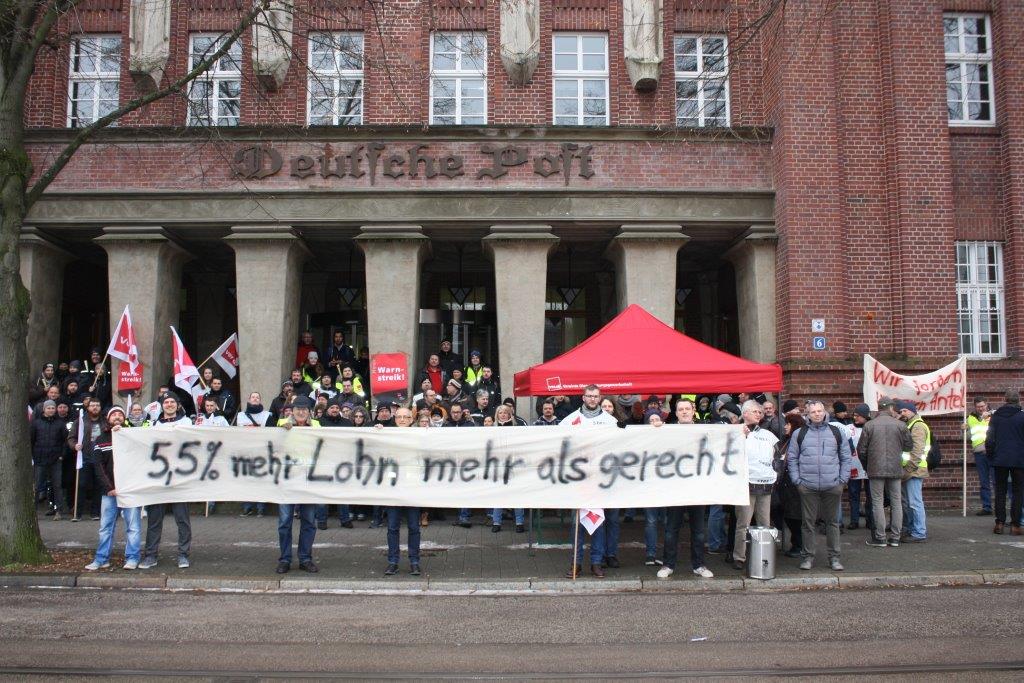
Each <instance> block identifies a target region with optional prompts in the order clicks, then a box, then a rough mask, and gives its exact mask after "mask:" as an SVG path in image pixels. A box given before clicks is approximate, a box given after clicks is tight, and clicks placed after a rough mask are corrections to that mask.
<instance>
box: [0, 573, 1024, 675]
mask: <svg viewBox="0 0 1024 683" xmlns="http://www.w3.org/2000/svg"><path fill="white" fill-rule="evenodd" d="M1021 605H1024V588H1011V587H1004V588H1000V587H982V588H936V589H911V590H900V589H886V590H872V591H812V592H773V593H764V594H743V595H728V594H706V595H705V594H699V595H694V594H687V595H673V594H652V595H643V594H611V595H600V596H597V595H584V596H569V595H561V596H509V597H484V596H458V595H455V596H438V595H426V596H417V597H410V596H388V595H380V596H374V595H333V594H332V595H328V594H305V595H280V594H277V595H267V594H234V595H230V594H228V595H225V594H203V593H192V592H188V593H169V592H145V591H109V590H86V589H75V590H26V591H15V590H8V591H0V676H3V677H5V678H19V679H32V680H36V679H38V680H43V679H45V680H49V681H52V680H69V679H75V678H78V677H81V676H84V675H89V674H95V673H101V674H107V675H113V676H117V677H121V678H123V679H125V680H140V679H149V678H153V679H155V678H162V677H176V678H178V679H180V678H181V677H189V678H196V679H206V680H231V681H235V680H265V679H275V678H287V677H305V678H310V677H344V678H358V679H367V678H373V679H410V678H413V679H422V678H473V679H476V680H480V679H492V678H511V679H515V678H530V679H552V680H557V679H565V678H572V677H584V676H594V675H598V676H603V677H605V678H614V679H623V678H673V677H693V676H700V677H712V678H745V679H747V680H749V679H750V678H752V677H755V676H757V677H762V676H766V675H787V676H794V677H808V678H809V677H816V676H827V677H844V678H846V679H847V680H850V678H849V676H850V675H851V674H852V675H856V676H857V677H858V678H864V677H867V678H874V679H883V678H900V679H904V678H907V677H918V676H920V677H936V678H940V679H949V680H954V679H955V680H964V679H969V680H986V681H987V680H994V679H1005V680H1020V679H1021V677H1022V676H1024V652H1022V651H1021V648H1020V642H1021V620H1020V615H1021Z"/></svg>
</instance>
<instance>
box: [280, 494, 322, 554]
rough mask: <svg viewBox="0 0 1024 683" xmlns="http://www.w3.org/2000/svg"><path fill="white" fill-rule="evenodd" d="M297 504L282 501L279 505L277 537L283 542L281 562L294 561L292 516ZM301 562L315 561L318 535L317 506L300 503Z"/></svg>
mask: <svg viewBox="0 0 1024 683" xmlns="http://www.w3.org/2000/svg"><path fill="white" fill-rule="evenodd" d="M295 507H296V506H295V505H294V504H291V503H282V504H281V505H278V506H277V538H278V541H279V542H280V544H281V557H280V558H278V561H279V562H287V563H288V564H291V562H292V517H293V516H294V515H295ZM298 508H299V563H300V564H305V563H306V562H312V561H313V539H314V538H315V537H316V506H315V505H299V506H298Z"/></svg>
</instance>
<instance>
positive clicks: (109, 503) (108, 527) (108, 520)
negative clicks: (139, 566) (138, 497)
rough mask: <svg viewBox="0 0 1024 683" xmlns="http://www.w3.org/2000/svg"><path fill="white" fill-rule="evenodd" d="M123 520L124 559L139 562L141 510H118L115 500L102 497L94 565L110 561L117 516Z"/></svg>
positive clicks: (111, 497)
mask: <svg viewBox="0 0 1024 683" xmlns="http://www.w3.org/2000/svg"><path fill="white" fill-rule="evenodd" d="M118 513H120V515H121V516H122V517H123V518H124V526H125V531H124V559H125V560H134V561H135V562H138V561H139V550H140V547H141V546H142V508H119V507H117V498H115V497H114V496H108V495H104V496H103V500H101V501H100V542H99V544H98V545H97V546H96V558H95V559H96V563H97V564H106V563H107V562H109V561H110V548H111V546H112V545H114V531H115V530H116V528H117V515H118Z"/></svg>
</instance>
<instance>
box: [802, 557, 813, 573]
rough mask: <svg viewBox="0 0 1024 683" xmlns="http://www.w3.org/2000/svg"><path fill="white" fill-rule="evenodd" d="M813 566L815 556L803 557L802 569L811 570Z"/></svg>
mask: <svg viewBox="0 0 1024 683" xmlns="http://www.w3.org/2000/svg"><path fill="white" fill-rule="evenodd" d="M813 566H814V558H813V557H805V558H804V559H803V561H802V562H801V563H800V569H803V570H804V571H807V570H809V569H810V568H811V567H813Z"/></svg>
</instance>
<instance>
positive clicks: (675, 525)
mask: <svg viewBox="0 0 1024 683" xmlns="http://www.w3.org/2000/svg"><path fill="white" fill-rule="evenodd" d="M684 514H685V515H687V516H688V517H689V519H690V565H691V568H692V569H697V568H698V567H703V566H704V506H703V505H687V506H677V507H670V508H669V509H668V519H667V520H666V522H665V554H664V558H665V565H666V566H668V567H671V568H672V569H675V568H676V562H677V561H678V560H679V529H680V528H681V527H682V526H683V515H684Z"/></svg>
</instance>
